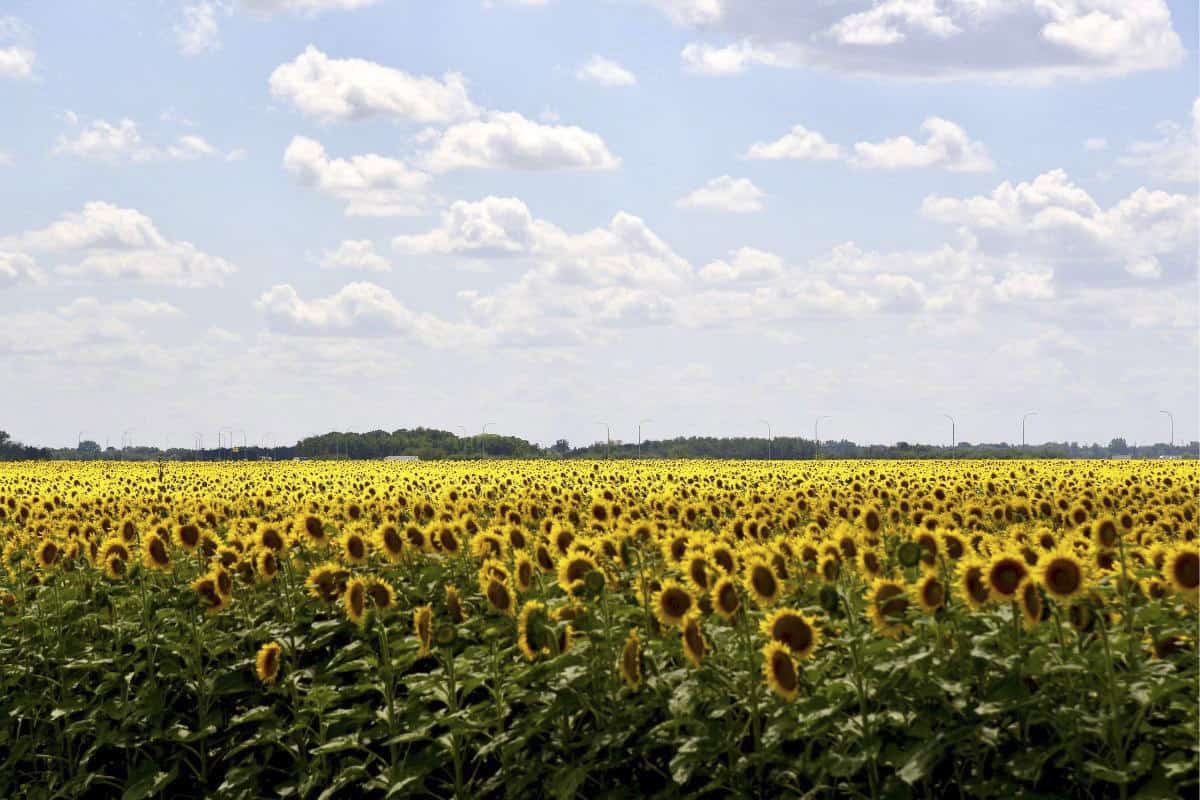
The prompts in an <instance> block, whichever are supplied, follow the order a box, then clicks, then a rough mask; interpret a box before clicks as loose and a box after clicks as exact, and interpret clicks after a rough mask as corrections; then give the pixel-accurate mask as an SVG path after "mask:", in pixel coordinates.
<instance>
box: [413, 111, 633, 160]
mask: <svg viewBox="0 0 1200 800" xmlns="http://www.w3.org/2000/svg"><path fill="white" fill-rule="evenodd" d="M422 163H423V164H424V165H425V166H426V167H428V168H429V169H431V170H433V171H434V172H446V171H449V170H454V169H465V168H475V169H514V170H530V171H541V170H608V169H616V168H617V167H618V166H620V163H621V162H620V159H618V158H617V157H616V156H614V155H613V154H612V153H611V152H609V150H608V145H606V144H605V143H604V140H603V139H601V138H600V136H599V135H597V134H595V133H592V132H591V131H586V130H584V129H583V128H578V127H576V126H574V125H547V124H543V123H540V122H534V121H533V120H529V119H526V118H525V117H523V116H522V115H521V114H518V113H516V112H514V111H507V112H506V111H493V112H491V113H489V114H488V115H487V116H486V117H485V118H483V119H476V120H470V121H468V122H461V123H459V124H457V125H452V126H451V127H449V128H447V129H446V130H445V131H443V132H442V133H441V134H440V135H439V136H438V137H437V140H436V142H435V143H434V144H433V146H432V148H430V150H429V152H428V153H426V154H425V156H424V157H423V159H422Z"/></svg>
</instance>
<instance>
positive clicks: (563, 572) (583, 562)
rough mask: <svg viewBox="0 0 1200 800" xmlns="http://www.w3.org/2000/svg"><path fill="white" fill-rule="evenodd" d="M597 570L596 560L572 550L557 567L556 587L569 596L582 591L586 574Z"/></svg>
mask: <svg viewBox="0 0 1200 800" xmlns="http://www.w3.org/2000/svg"><path fill="white" fill-rule="evenodd" d="M594 569H597V566H596V560H595V559H594V558H592V557H591V556H589V555H587V554H586V553H582V552H580V551H579V550H572V551H571V552H570V553H568V554H567V556H566V557H565V558H563V559H562V561H561V562H559V565H558V585H559V586H560V587H562V590H563V591H564V592H566V593H567V594H569V595H572V596H574V595H577V594H579V593H580V592H581V591H583V587H584V581H585V580H587V576H588V573H589V572H591V571H592V570H594Z"/></svg>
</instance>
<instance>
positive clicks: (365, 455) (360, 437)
mask: <svg viewBox="0 0 1200 800" xmlns="http://www.w3.org/2000/svg"><path fill="white" fill-rule="evenodd" d="M1198 454H1200V442H1190V443H1188V444H1186V445H1175V446H1173V447H1172V446H1170V445H1167V444H1165V443H1158V444H1152V445H1141V446H1134V445H1130V444H1128V443H1127V442H1126V441H1125V440H1124V439H1121V438H1117V439H1112V440H1111V441H1110V442H1109V443H1108V444H1107V445H1101V444H1098V443H1094V444H1080V443H1079V442H1046V443H1043V444H1038V445H1027V446H1019V445H1012V444H1008V443H1006V442H996V443H978V444H973V443H971V442H959V443H958V444H957V445H955V446H954V447H953V448H951V447H948V446H944V445H930V444H910V443H909V442H897V443H896V444H894V445H882V444H865V445H864V444H857V443H855V442H851V441H848V440H846V439H842V440H840V441H827V442H821V443H820V444H819V445H818V444H817V443H816V442H814V441H813V440H811V439H804V438H800V437H791V436H780V437H778V438H774V439H772V440H770V442H768V441H767V440H766V439H764V438H762V437H752V436H734V437H718V436H688V437H678V438H674V439H659V440H652V439H648V440H645V441H643V442H642V444H641V448H640V451H639V448H638V445H636V444H631V443H629V442H622V441H612V442H607V441H603V442H593V443H591V444H588V445H584V446H580V447H572V446H571V444H570V442H568V441H567V440H566V439H559V440H558V441H557V442H555V443H554V444H553V445H552V446H550V447H542V446H541V445H538V444H536V443H534V442H529V441H526V440H525V439H522V438H520V437H518V436H503V435H500V434H491V433H489V434H486V435H476V436H456V435H455V434H453V433H451V432H449V431H441V430H437V429H434V428H412V429H408V428H400V429H398V430H394V431H392V432H390V433H389V432H388V431H384V430H374V431H368V432H366V433H350V432H342V431H331V432H329V433H323V434H319V435H316V436H307V437H305V438H303V439H301V440H300V441H298V442H297V443H296V444H294V445H290V446H286V447H259V446H249V447H238V446H225V447H221V448H208V449H204V450H195V449H191V448H183V447H172V448H170V449H167V450H162V449H159V448H157V447H126V448H120V449H118V448H115V447H107V448H102V447H100V445H99V444H97V443H96V442H94V441H90V440H84V441H81V442H80V443H79V445H78V446H77V447H71V448H39V447H29V446H26V445H22V444H20V443H17V442H13V441H12V440H11V438H10V437H9V436H8V434H7V433H5V432H4V431H0V460H9V461H11V460H14V459H46V458H55V459H71V460H89V459H110V460H125V461H155V460H160V459H164V460H169V461H194V460H205V461H222V460H251V461H253V460H259V459H271V460H276V461H278V460H284V459H291V458H311V459H352V460H363V459H381V458H386V457H387V456H416V457H417V458H419V459H421V460H422V461H436V460H456V459H458V460H466V459H480V458H547V459H562V458H613V459H632V458H637V457H639V455H640V457H641V458H728V459H746V460H759V459H766V458H768V457H770V458H774V459H783V460H800V459H813V458H822V459H871V458H889V459H932V458H963V459H968V458H1124V457H1128V458H1159V457H1174V458H1196V457H1197V455H1198Z"/></svg>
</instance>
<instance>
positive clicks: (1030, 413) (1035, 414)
mask: <svg viewBox="0 0 1200 800" xmlns="http://www.w3.org/2000/svg"><path fill="white" fill-rule="evenodd" d="M1037 413H1038V412H1036V411H1026V412H1025V414H1024V415H1022V417H1021V447H1024V446H1025V420H1027V419H1029V418H1030V417H1034V416H1037Z"/></svg>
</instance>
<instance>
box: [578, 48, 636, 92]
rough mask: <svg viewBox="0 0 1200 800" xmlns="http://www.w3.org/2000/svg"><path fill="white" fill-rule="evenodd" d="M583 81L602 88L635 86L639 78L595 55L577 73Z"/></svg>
mask: <svg viewBox="0 0 1200 800" xmlns="http://www.w3.org/2000/svg"><path fill="white" fill-rule="evenodd" d="M575 77H576V78H578V79H579V80H581V81H588V82H590V83H598V84H600V85H601V86H633V85H634V84H636V83H637V76H636V75H634V74H633V73H632V72H630V71H629V70H627V69H625V67H623V66H621V65H620V64H618V63H617V62H616V61H613V60H611V59H608V58H605V57H604V56H599V55H594V56H592V57H591V58H589V59H588V60H587V62H586V63H585V64H584V65H583V66H581V67H580V68H579V69H578V70H576V72H575Z"/></svg>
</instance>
